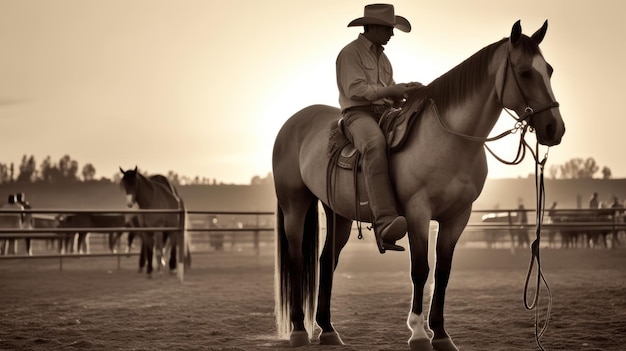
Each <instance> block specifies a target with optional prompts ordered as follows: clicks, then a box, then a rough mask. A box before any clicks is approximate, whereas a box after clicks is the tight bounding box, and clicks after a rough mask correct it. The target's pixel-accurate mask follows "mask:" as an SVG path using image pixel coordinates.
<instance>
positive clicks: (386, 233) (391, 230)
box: [366, 170, 407, 253]
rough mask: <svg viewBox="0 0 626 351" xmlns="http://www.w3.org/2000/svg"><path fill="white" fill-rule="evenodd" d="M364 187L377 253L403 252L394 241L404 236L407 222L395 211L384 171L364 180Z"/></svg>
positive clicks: (402, 248) (394, 203)
mask: <svg viewBox="0 0 626 351" xmlns="http://www.w3.org/2000/svg"><path fill="white" fill-rule="evenodd" d="M366 187H367V192H368V197H369V203H370V208H371V210H372V214H373V215H374V234H375V235H376V242H377V244H378V249H379V251H380V252H381V253H384V252H385V251H386V250H392V251H404V247H402V246H400V245H396V241H397V240H400V239H402V238H403V237H404V235H405V234H406V232H407V222H406V218H404V217H403V216H399V215H398V212H397V211H396V201H395V198H394V195H393V189H392V188H391V182H390V181H389V176H388V175H387V172H386V170H385V172H383V173H378V174H375V175H374V176H372V177H370V178H369V179H368V180H366Z"/></svg>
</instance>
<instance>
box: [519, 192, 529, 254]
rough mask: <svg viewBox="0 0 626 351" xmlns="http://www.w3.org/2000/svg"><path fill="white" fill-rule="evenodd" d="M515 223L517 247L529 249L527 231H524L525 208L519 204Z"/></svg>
mask: <svg viewBox="0 0 626 351" xmlns="http://www.w3.org/2000/svg"><path fill="white" fill-rule="evenodd" d="M517 218H518V220H517V222H518V223H519V229H518V230H517V245H518V246H519V247H526V246H528V247H530V238H529V237H528V230H527V229H526V225H527V224H528V214H527V213H526V208H525V207H524V203H523V202H521V200H520V203H519V206H518V207H517Z"/></svg>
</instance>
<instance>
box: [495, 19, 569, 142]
mask: <svg viewBox="0 0 626 351" xmlns="http://www.w3.org/2000/svg"><path fill="white" fill-rule="evenodd" d="M547 29H548V21H547V20H546V21H545V22H544V24H543V26H542V27H541V28H540V29H539V30H537V31H536V32H535V33H534V34H533V35H532V36H530V37H528V36H526V35H523V34H522V27H521V25H520V21H517V22H516V23H515V24H514V25H513V29H512V30H511V36H510V38H509V41H508V56H507V60H506V64H505V65H504V66H503V67H502V69H501V70H500V71H499V73H498V78H497V81H498V84H497V86H498V87H501V88H499V90H498V94H499V98H500V100H501V102H502V105H503V106H504V107H506V108H508V109H511V110H513V111H515V112H516V113H517V115H518V116H520V119H522V120H524V121H526V122H527V123H528V124H529V125H530V127H532V128H533V129H534V130H535V132H536V133H537V141H538V142H539V143H540V144H543V145H547V146H552V145H557V144H559V143H560V142H561V138H562V137H563V134H564V133H565V125H564V123H563V119H562V118H561V113H560V111H559V104H558V103H557V102H556V99H555V97H554V93H553V92H552V86H551V84H550V78H551V77H552V72H553V69H552V66H550V64H548V63H547V62H546V60H545V59H544V57H543V55H542V54H541V51H540V49H539V44H540V43H541V41H542V40H543V38H544V36H545V34H546V30H547Z"/></svg>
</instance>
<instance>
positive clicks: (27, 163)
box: [0, 155, 612, 185]
mask: <svg viewBox="0 0 626 351" xmlns="http://www.w3.org/2000/svg"><path fill="white" fill-rule="evenodd" d="M599 171H600V166H598V164H597V163H596V161H595V159H593V158H592V157H589V158H587V159H583V158H572V159H570V160H569V161H567V162H565V163H564V164H561V165H558V164H556V165H552V166H550V169H549V170H548V177H550V178H552V179H590V178H596V175H597V174H598V172H599ZM142 173H144V174H150V173H149V172H147V171H145V170H142ZM165 176H166V177H167V178H168V179H169V180H170V181H171V182H172V183H173V184H176V185H180V184H184V185H219V184H223V183H219V184H218V182H217V180H216V179H214V178H213V179H211V178H207V177H200V176H195V177H189V176H186V175H180V174H178V173H176V172H174V171H169V172H168V173H167V174H166V175H165ZM120 177H121V173H120V172H116V173H115V174H114V175H113V176H112V178H106V177H101V178H100V179H96V168H95V167H94V165H93V164H92V163H85V164H84V165H83V166H82V167H81V166H80V165H79V163H78V161H76V160H74V159H72V158H71V157H70V156H69V155H64V156H63V157H61V158H60V159H59V160H58V161H56V162H54V161H53V160H52V158H51V157H50V156H47V157H46V158H44V160H43V161H42V162H41V163H40V164H39V165H38V164H37V162H36V160H35V156H33V155H30V156H28V155H24V156H22V160H21V162H20V164H19V166H17V167H16V166H15V165H14V164H13V163H12V162H11V163H9V164H7V163H1V162H0V183H10V182H20V183H35V182H46V183H72V182H89V181H109V182H119V181H120ZM599 177H600V178H602V179H611V177H612V173H611V169H610V168H609V167H606V166H605V167H603V168H602V170H601V171H600V176H599ZM272 183H273V177H272V173H271V172H270V173H268V174H267V175H266V176H265V177H262V176H258V175H256V176H254V177H252V179H251V180H250V184H251V185H265V184H272Z"/></svg>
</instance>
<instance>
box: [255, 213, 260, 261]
mask: <svg viewBox="0 0 626 351" xmlns="http://www.w3.org/2000/svg"><path fill="white" fill-rule="evenodd" d="M256 228H257V229H258V228H260V223H259V215H258V214H257V215H256ZM259 236H260V235H259V231H258V230H255V231H254V250H255V251H256V255H257V256H259V255H260V254H261V247H260V245H259V239H260V238H259Z"/></svg>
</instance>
